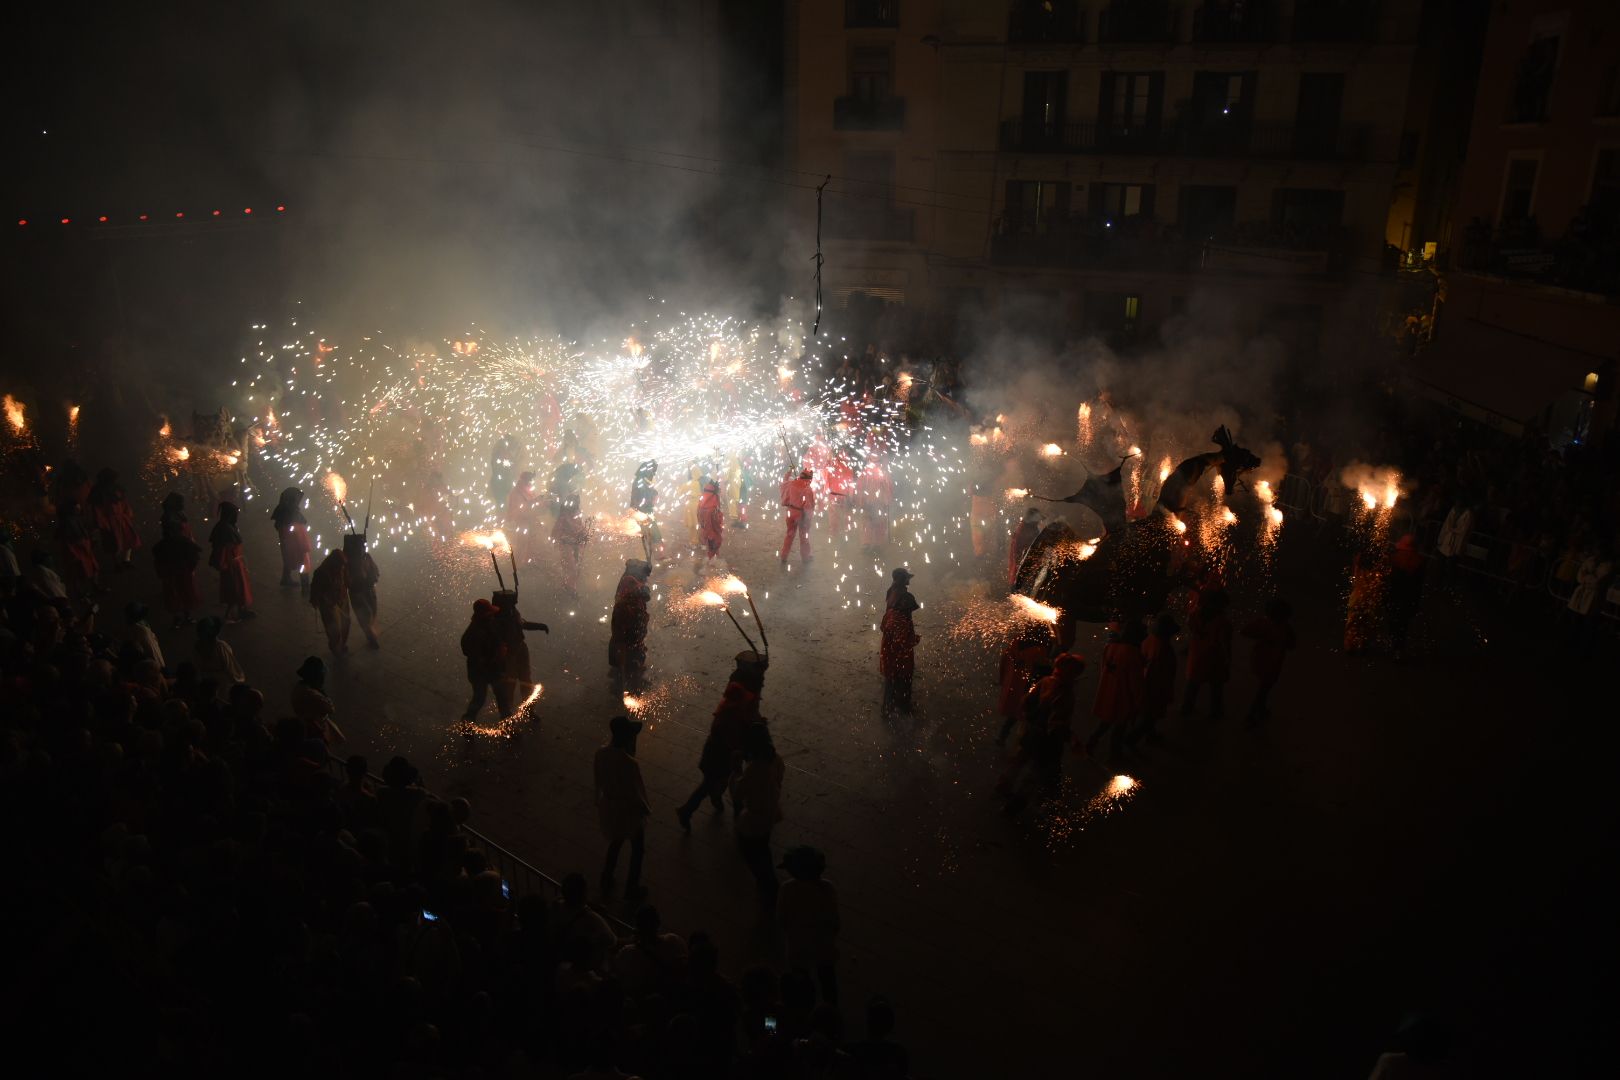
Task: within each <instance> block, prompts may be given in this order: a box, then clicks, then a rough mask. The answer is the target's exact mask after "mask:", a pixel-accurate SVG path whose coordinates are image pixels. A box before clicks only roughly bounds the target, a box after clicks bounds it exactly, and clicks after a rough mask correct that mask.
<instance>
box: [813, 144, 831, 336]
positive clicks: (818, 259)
mask: <svg viewBox="0 0 1620 1080" xmlns="http://www.w3.org/2000/svg"><path fill="white" fill-rule="evenodd" d="M830 183H832V176H831V175H830V174H829V175H828V177H827V178H826V179H825V180H823V181H822V182H821V183H819V184H817V185H816V254H815V256H814V257H813V258H812V260H811V261H812V262H814V263H815V264H816V322H815V325H814V326H812V327H811V328H810V336H811V337H812V338H813V337H815V336H816V333H817V332H818V331H819V330H820V329H821V264H822V263H824V262H826V261H827V258H826V256H824V255H822V254H821V193H822V192H824V191H826V190H827V185H828V184H830Z"/></svg>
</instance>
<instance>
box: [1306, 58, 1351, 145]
mask: <svg viewBox="0 0 1620 1080" xmlns="http://www.w3.org/2000/svg"><path fill="white" fill-rule="evenodd" d="M1343 110H1344V75H1343V73H1341V72H1337V71H1307V72H1305V73H1304V74H1303V75H1301V76H1300V77H1299V102H1298V105H1297V108H1296V109H1295V112H1294V154H1295V156H1296V157H1303V158H1321V157H1332V156H1334V155H1333V150H1334V147H1336V146H1337V145H1338V143H1339V117H1340V115H1341V114H1342V112H1343Z"/></svg>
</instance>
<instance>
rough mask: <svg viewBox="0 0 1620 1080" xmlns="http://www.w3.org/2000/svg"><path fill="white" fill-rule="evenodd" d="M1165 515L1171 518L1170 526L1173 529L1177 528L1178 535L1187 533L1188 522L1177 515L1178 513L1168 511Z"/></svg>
mask: <svg viewBox="0 0 1620 1080" xmlns="http://www.w3.org/2000/svg"><path fill="white" fill-rule="evenodd" d="M1165 517H1167V518H1169V519H1170V527H1171V528H1172V529H1174V530H1176V535H1177V536H1186V535H1187V523H1186V522H1185V521H1182V520H1181V519H1180V518H1178V517H1176V515H1174V514H1168V513H1167V514H1166V515H1165Z"/></svg>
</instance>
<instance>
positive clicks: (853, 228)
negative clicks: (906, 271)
mask: <svg viewBox="0 0 1620 1080" xmlns="http://www.w3.org/2000/svg"><path fill="white" fill-rule="evenodd" d="M916 218H917V210H916V208H915V207H911V206H891V205H890V204H888V203H882V202H877V201H875V200H867V199H849V198H840V197H838V196H837V195H834V196H833V198H832V199H831V200H830V201H829V202H828V203H827V216H826V219H825V220H824V222H823V225H822V231H823V232H824V233H826V235H827V236H828V237H829V238H831V239H834V240H870V241H874V242H881V243H891V244H895V243H901V244H903V243H909V242H910V241H911V239H912V237H913V236H914V235H915V233H916Z"/></svg>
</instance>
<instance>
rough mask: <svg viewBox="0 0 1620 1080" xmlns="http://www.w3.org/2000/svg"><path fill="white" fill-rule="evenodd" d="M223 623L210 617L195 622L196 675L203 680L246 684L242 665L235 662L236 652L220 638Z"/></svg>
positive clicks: (215, 616) (221, 620)
mask: <svg viewBox="0 0 1620 1080" xmlns="http://www.w3.org/2000/svg"><path fill="white" fill-rule="evenodd" d="M224 628H225V621H224V620H223V619H221V618H220V617H219V616H217V615H210V616H208V617H207V618H205V619H200V620H198V622H197V642H196V657H197V675H198V676H199V677H200V678H204V679H220V678H224V679H229V680H230V681H231V682H233V683H245V682H247V675H246V674H244V673H243V671H242V665H241V664H238V663H237V662H236V651H235V650H234V649H232V648H231V646H230V643H229V642H227V641H226V640H225V639H224V638H222V637H220V636H219V634H220V631H221V630H223V629H224Z"/></svg>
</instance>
